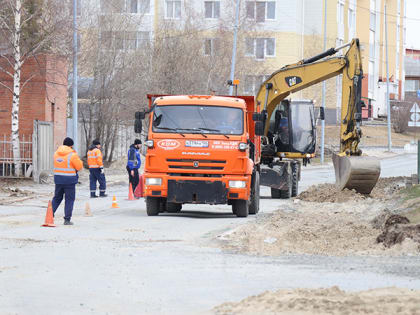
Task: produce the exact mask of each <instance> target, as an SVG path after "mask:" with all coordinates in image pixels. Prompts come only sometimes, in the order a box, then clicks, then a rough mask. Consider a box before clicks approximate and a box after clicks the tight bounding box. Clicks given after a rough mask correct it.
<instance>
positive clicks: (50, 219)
mask: <svg viewBox="0 0 420 315" xmlns="http://www.w3.org/2000/svg"><path fill="white" fill-rule="evenodd" d="M42 226H49V227H55V224H54V214H53V209H52V204H51V201H48V208H47V214H46V215H45V223H44V224H43V225H42Z"/></svg>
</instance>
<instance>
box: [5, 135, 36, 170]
mask: <svg viewBox="0 0 420 315" xmlns="http://www.w3.org/2000/svg"><path fill="white" fill-rule="evenodd" d="M19 146H20V159H19V164H20V165H21V171H20V174H16V175H15V174H14V173H15V163H14V159H13V147H12V137H11V136H10V135H3V136H1V137H0V177H11V178H17V177H30V176H31V173H32V171H33V166H32V135H29V136H28V135H22V136H20V144H19Z"/></svg>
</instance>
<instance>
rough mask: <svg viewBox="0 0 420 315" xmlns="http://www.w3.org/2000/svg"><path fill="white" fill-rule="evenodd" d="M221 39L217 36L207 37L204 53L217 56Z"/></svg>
mask: <svg viewBox="0 0 420 315" xmlns="http://www.w3.org/2000/svg"><path fill="white" fill-rule="evenodd" d="M218 44H219V41H218V39H217V38H206V39H205V40H204V55H205V56H216V55H217V52H218V50H219V47H218Z"/></svg>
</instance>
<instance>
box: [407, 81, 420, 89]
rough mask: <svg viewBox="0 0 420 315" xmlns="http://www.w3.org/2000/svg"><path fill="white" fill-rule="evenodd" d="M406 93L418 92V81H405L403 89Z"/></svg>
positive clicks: (419, 82)
mask: <svg viewBox="0 0 420 315" xmlns="http://www.w3.org/2000/svg"><path fill="white" fill-rule="evenodd" d="M404 90H405V91H406V92H415V91H417V90H420V81H419V80H412V79H411V80H409V79H406V80H405V89H404Z"/></svg>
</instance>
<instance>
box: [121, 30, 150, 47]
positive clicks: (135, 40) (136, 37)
mask: <svg viewBox="0 0 420 315" xmlns="http://www.w3.org/2000/svg"><path fill="white" fill-rule="evenodd" d="M149 41H150V33H149V32H126V35H125V45H124V48H125V49H126V50H136V49H140V48H142V47H145V46H146V45H147V43H148V42H149Z"/></svg>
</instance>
